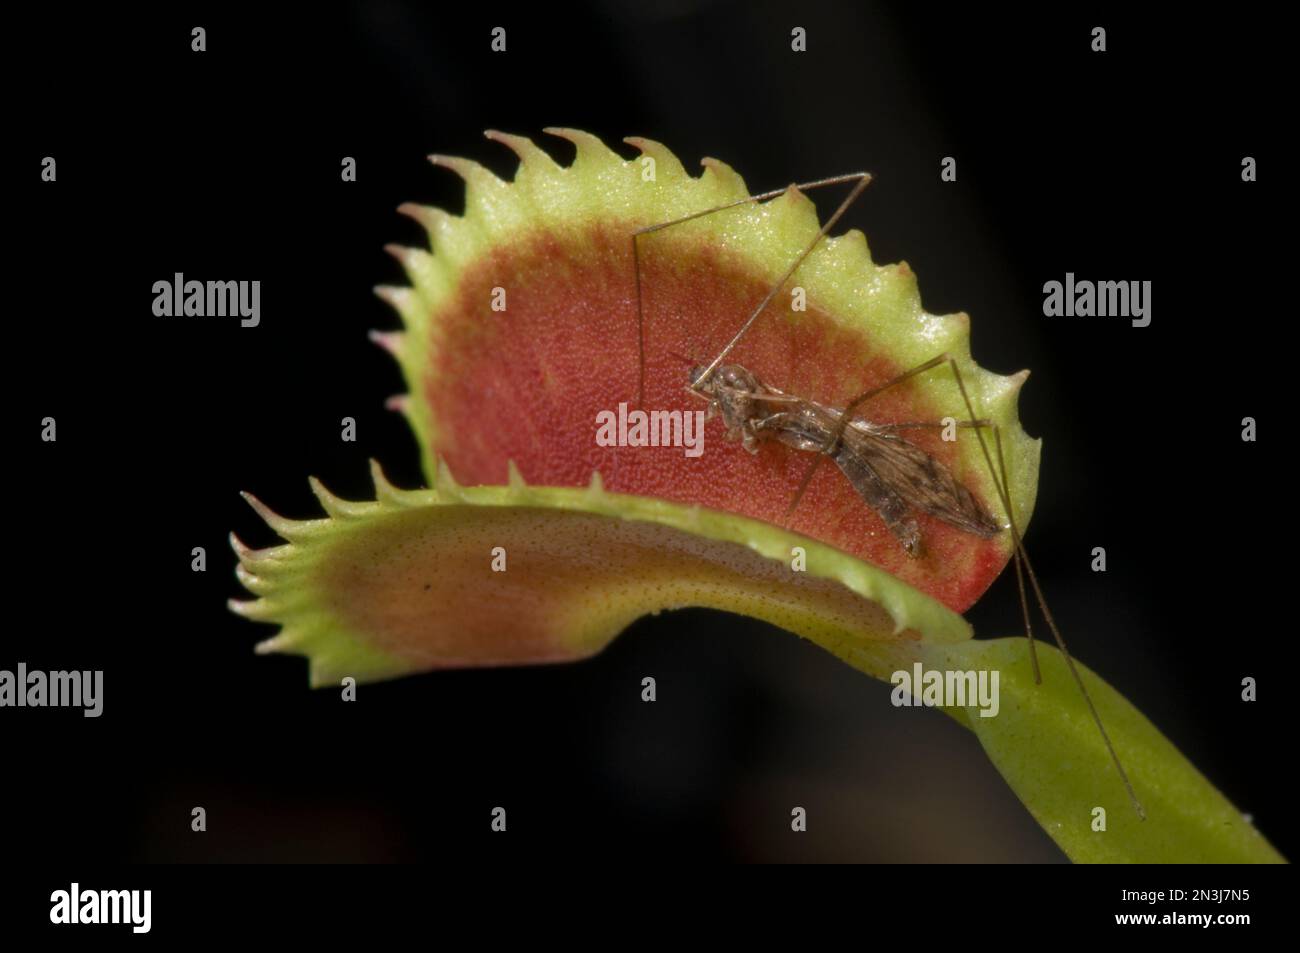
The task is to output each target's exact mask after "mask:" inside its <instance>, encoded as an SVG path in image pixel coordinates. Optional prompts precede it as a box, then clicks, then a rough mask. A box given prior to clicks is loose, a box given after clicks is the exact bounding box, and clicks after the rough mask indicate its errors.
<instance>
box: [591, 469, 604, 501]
mask: <svg viewBox="0 0 1300 953" xmlns="http://www.w3.org/2000/svg"><path fill="white" fill-rule="evenodd" d="M587 492H588V493H589V494H590V495H591V496H601V495H603V494H604V492H605V481H604V479H602V478H601V475H600V471H599V470H592V471H591V481H590V482H589V483H588V484H587Z"/></svg>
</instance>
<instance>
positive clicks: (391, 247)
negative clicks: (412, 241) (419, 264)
mask: <svg viewBox="0 0 1300 953" xmlns="http://www.w3.org/2000/svg"><path fill="white" fill-rule="evenodd" d="M384 251H386V252H388V254H390V255H392V256H393V257H394V258H396V259H397V263H398V264H399V265H401V266H402V267H403V268H405V269H406V270H407V272H408V273H409V272H410V270H411V266H412V265H413V264H414V262H415V256H416V255H417V254H418V253H419V251H420V249H418V248H408V247H407V246H405V245H397V244H393V243H391V242H390V243H389V244H387V245H385V246H384Z"/></svg>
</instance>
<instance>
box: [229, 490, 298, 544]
mask: <svg viewBox="0 0 1300 953" xmlns="http://www.w3.org/2000/svg"><path fill="white" fill-rule="evenodd" d="M239 495H240V496H242V497H243V498H244V502H245V503H247V504H248V505H249V506H251V507H252V508H253V512H255V513H256V514H257V515H258V516H260V517H262V521H263V522H264V523H266V525H267V526H269V527H271V529H273V530H275V531H276V532H277V533H279V534H280V535H281V536H283V537H284V538H285V539H288V540H292V539H293V537H294V536H295V535H297V531H298V529H299V528H300V527H301V525H302V523H301V521H299V520H291V519H286V518H285V517H283V516H281V515H280V514H279V513H276V512H275V511H274V510H272V509H271V508H270V507H269V506H267V505H266V504H265V503H263V502H262V501H261V500H259V499H258V498H257V497H255V496H253V494H251V493H249V492H247V491H240V494H239Z"/></svg>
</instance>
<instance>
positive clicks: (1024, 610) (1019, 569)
mask: <svg viewBox="0 0 1300 953" xmlns="http://www.w3.org/2000/svg"><path fill="white" fill-rule="evenodd" d="M949 419H951V418H949ZM952 423H954V424H955V425H956V426H958V427H986V428H988V429H989V430H992V431H993V443H994V446H995V447H996V448H997V458H998V468H999V469H1000V470H1001V471H1002V486H1003V487H1005V486H1007V464H1006V460H1005V459H1003V456H1002V432H1001V430H1000V429H999V428H998V426H997V424H995V423H993V421H991V420H989V419H988V418H984V417H981V418H980V419H979V420H953V421H952ZM875 426H876V427H878V428H879V429H881V430H889V431H896V430H915V429H936V430H937V429H942V428H944V427H947V426H948V424H947V423H945V422H944V421H942V420H909V421H902V422H899V423H891V424H876V425H875ZM995 482H996V479H995ZM1001 496H1002V490H1001V489H999V490H998V497H999V500H1000V499H1001ZM1008 519H1009V517H1008ZM1011 561H1012V562H1013V563H1015V566H1016V588H1017V589H1018V590H1019V592H1020V614H1021V616H1022V617H1023V618H1024V622H1025V638H1027V639H1028V640H1029V660H1030V662H1031V664H1032V665H1033V669H1034V684H1036V685H1041V684H1042V681H1043V675H1042V672H1041V671H1040V670H1039V667H1038V652H1037V650H1036V649H1035V647H1034V625H1033V621H1032V620H1031V619H1030V617H1029V597H1028V595H1027V594H1026V592H1025V571H1024V567H1023V566H1021V564H1020V548H1019V547H1018V546H1012V548H1011Z"/></svg>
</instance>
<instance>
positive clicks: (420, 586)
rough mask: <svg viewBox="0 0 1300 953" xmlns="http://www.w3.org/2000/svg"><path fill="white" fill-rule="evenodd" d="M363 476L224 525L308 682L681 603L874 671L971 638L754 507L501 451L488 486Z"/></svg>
mask: <svg viewBox="0 0 1300 953" xmlns="http://www.w3.org/2000/svg"><path fill="white" fill-rule="evenodd" d="M374 475H375V486H376V496H377V498H376V500H375V501H374V502H370V503H351V502H345V501H343V500H339V499H337V498H336V497H334V496H332V495H331V494H330V493H329V492H328V491H326V490H325V489H324V487H322V486H321V485H320V484H319V483H317V482H315V481H312V486H313V489H314V490H315V492H316V495H317V497H318V498H319V499H320V501H321V503H322V505H323V506H324V507H325V509H326V512H327V513H328V514H329V515H330V518H328V519H322V520H307V521H293V520H286V519H284V518H282V517H279V516H277V515H275V514H274V513H272V512H271V511H270V510H268V509H267V508H266V507H264V506H263V505H262V504H260V503H258V502H257V501H255V500H251V498H250V501H251V502H253V505H254V506H255V507H257V508H258V511H259V512H260V513H261V514H262V516H263V517H264V518H265V519H266V520H267V522H268V523H269V524H270V525H271V526H272V527H273V528H274V529H275V530H276V532H278V533H279V534H280V535H281V536H283V537H284V538H285V539H287V540H289V543H288V545H285V546H278V547H273V548H271V549H265V550H251V549H248V548H247V547H245V546H243V545H242V544H240V543H239V542H238V541H237V540H236V541H235V549H236V552H237V553H238V554H239V559H240V565H239V569H238V572H239V577H240V580H241V581H242V582H243V583H244V585H245V587H246V588H248V589H249V590H250V591H251V592H253V593H254V594H255V595H257V596H258V598H257V599H256V600H253V601H250V602H235V603H232V608H234V609H235V610H236V611H237V612H239V613H241V614H243V615H245V616H248V617H249V618H252V619H257V620H261V621H266V622H273V623H277V624H279V625H280V626H282V629H281V631H280V633H279V634H278V635H276V636H275V637H273V638H271V639H269V640H268V641H267V642H265V643H263V644H262V646H260V647H259V648H260V650H261V651H267V652H269V651H282V652H293V653H297V654H301V655H306V656H307V657H308V658H309V659H310V662H311V680H312V683H313V684H314V685H323V684H329V683H331V682H336V681H337V680H338V679H339V678H342V677H344V676H347V675H350V676H353V677H355V678H358V679H361V680H372V679H381V678H391V677H395V676H400V675H406V674H410V673H412V672H420V671H428V670H431V669H439V668H449V667H467V666H485V665H508V664H514V665H520V664H529V663H537V662H557V661H572V660H575V659H579V658H585V657H587V656H590V655H592V654H594V653H596V652H599V651H600V650H601V649H603V648H604V647H605V646H606V645H608V644H609V642H610V641H611V640H612V639H613V638H614V637H615V636H616V635H618V633H619V632H621V631H622V630H623V629H624V628H626V626H627V625H628V624H630V623H631V622H633V621H634V620H635V619H637V618H639V617H640V616H643V615H647V614H650V613H655V612H659V611H661V610H663V609H671V608H678V607H684V606H710V607H714V608H719V609H727V610H730V611H733V612H741V613H744V614H747V615H751V616H754V617H756V618H761V619H765V620H767V621H769V622H772V623H774V624H776V625H779V626H782V627H783V628H786V629H789V630H790V631H793V632H798V633H800V634H802V635H805V636H806V637H808V638H810V639H813V640H814V641H816V642H817V643H818V644H819V645H822V646H823V647H825V648H826V649H828V650H830V651H832V652H834V653H835V654H837V655H839V656H840V657H842V658H845V659H846V660H848V661H850V662H851V664H854V665H855V666H856V667H858V668H860V669H863V670H864V671H868V672H870V673H871V674H874V675H876V676H877V677H880V678H888V675H889V673H890V672H892V671H894V670H895V669H896V668H897V664H896V663H897V662H899V661H906V660H909V659H912V658H913V656H911V655H905V656H904V657H903V658H902V659H899V658H896V657H895V654H894V649H893V648H892V646H896V645H898V644H901V643H909V642H920V641H922V640H925V641H930V642H936V643H946V642H954V641H960V640H963V639H968V638H969V637H970V628H969V626H967V625H966V623H965V622H964V621H963V620H962V619H961V617H960V616H958V615H956V614H954V613H953V612H951V611H950V610H948V609H946V608H944V607H943V606H942V605H940V604H939V603H938V602H936V601H935V600H933V599H931V598H929V597H928V596H925V595H923V594H921V593H919V592H916V591H915V590H913V589H911V588H910V587H909V586H906V585H904V584H903V583H901V582H899V581H898V580H896V579H894V578H893V577H891V576H889V575H888V574H887V573H884V572H882V571H881V570H879V569H876V568H875V567H872V566H870V565H867V564H865V563H862V562H860V561H858V560H857V559H854V558H853V557H851V556H848V555H847V554H844V553H841V552H839V551H838V550H835V549H833V548H832V547H829V546H827V545H825V544H823V543H818V542H816V541H815V540H811V539H804V538H802V537H799V536H795V535H793V534H790V533H788V532H786V531H784V530H781V529H779V528H778V527H773V526H770V525H768V524H765V523H761V522H758V521H756V520H750V519H746V518H743V517H736V516H734V515H730V514H725V513H719V512H715V511H710V510H704V509H701V508H699V507H681V506H678V505H675V504H672V503H668V502H665V501H662V500H654V499H648V498H644V497H628V496H623V495H619V494H612V493H607V492H605V491H604V489H603V488H602V487H601V485H600V481H599V479H596V480H593V482H592V483H591V484H590V485H589V486H588V487H586V488H583V489H576V488H566V487H529V486H526V485H525V484H524V483H523V481H522V480H521V479H520V477H519V473H518V471H517V470H515V469H514V468H513V467H511V468H510V481H509V483H508V485H506V486H499V487H496V486H482V487H464V488H462V487H459V486H457V485H456V484H455V483H453V482H452V481H451V480H450V474H449V472H448V471H447V470H446V469H445V468H443V469H441V470H440V471H439V472H438V474H437V475H436V477H435V486H434V488H433V489H430V490H396V489H394V488H393V487H392V486H390V485H389V484H388V483H387V481H386V480H384V478H383V476H382V474H381V473H380V471H379V469H378V466H377V465H376V466H375V467H374ZM796 547H799V548H800V549H801V550H802V554H801V556H800V558H801V559H802V560H803V563H804V565H805V568H804V569H802V570H801V571H799V572H794V571H792V570H791V561H792V559H793V558H794V556H795V552H796ZM499 559H503V560H504V563H497V562H496V561H497V560H499ZM923 633H924V634H923ZM873 659H874V660H875V661H872V660H873ZM882 659H883V660H884V661H882Z"/></svg>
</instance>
